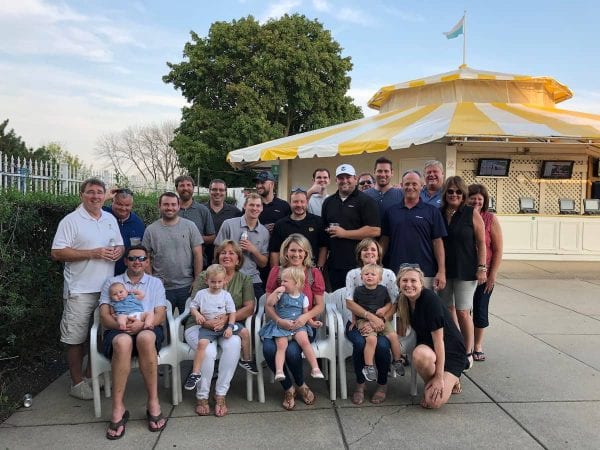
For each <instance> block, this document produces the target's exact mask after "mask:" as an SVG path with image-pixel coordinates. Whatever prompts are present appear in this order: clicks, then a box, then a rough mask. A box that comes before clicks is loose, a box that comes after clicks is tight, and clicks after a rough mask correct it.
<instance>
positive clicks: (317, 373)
mask: <svg viewBox="0 0 600 450" xmlns="http://www.w3.org/2000/svg"><path fill="white" fill-rule="evenodd" d="M310 376H311V377H313V378H318V379H321V380H322V379H323V378H325V375H323V372H321V369H319V368H318V367H317V368H315V369H312V370H311V371H310Z"/></svg>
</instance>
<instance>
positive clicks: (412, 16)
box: [383, 6, 425, 23]
mask: <svg viewBox="0 0 600 450" xmlns="http://www.w3.org/2000/svg"><path fill="white" fill-rule="evenodd" d="M383 11H385V13H386V14H387V15H391V16H394V17H397V18H398V19H400V20H403V21H405V22H417V23H419V22H425V17H423V16H422V15H421V14H419V13H413V12H407V11H402V10H400V9H398V8H394V7H391V6H384V7H383Z"/></svg>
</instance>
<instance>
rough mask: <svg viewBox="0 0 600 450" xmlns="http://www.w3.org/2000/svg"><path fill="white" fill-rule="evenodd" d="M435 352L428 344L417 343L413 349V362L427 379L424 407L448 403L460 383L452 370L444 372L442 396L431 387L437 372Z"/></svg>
mask: <svg viewBox="0 0 600 450" xmlns="http://www.w3.org/2000/svg"><path fill="white" fill-rule="evenodd" d="M435 361H436V356H435V352H434V351H433V350H432V349H431V348H430V347H428V346H427V345H423V344H421V345H417V347H416V348H415V349H414V350H413V355H412V364H413V365H414V367H415V369H416V370H417V372H418V373H419V375H420V376H421V378H423V380H424V381H425V392H424V393H423V398H422V400H421V406H423V407H424V408H435V409H437V408H439V407H440V406H442V405H443V404H445V403H447V402H448V400H449V399H450V395H452V389H453V387H454V386H455V385H456V384H457V383H458V381H459V380H458V378H457V377H456V376H454V375H453V374H451V373H450V372H444V388H443V389H442V393H441V395H440V396H435V395H434V392H433V390H432V389H429V384H430V383H429V382H430V381H431V379H432V378H433V376H434V374H435Z"/></svg>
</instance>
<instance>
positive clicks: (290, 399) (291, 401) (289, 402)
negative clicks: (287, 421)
mask: <svg viewBox="0 0 600 450" xmlns="http://www.w3.org/2000/svg"><path fill="white" fill-rule="evenodd" d="M295 398H296V390H295V389H294V388H291V389H288V390H287V391H285V392H284V393H283V403H282V405H283V407H284V409H286V410H288V411H292V410H293V409H294V408H295V407H296V400H295Z"/></svg>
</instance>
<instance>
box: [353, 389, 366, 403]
mask: <svg viewBox="0 0 600 450" xmlns="http://www.w3.org/2000/svg"><path fill="white" fill-rule="evenodd" d="M364 401H365V390H364V389H357V390H355V391H354V393H353V394H352V403H354V404H355V405H362V404H363V402H364Z"/></svg>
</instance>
